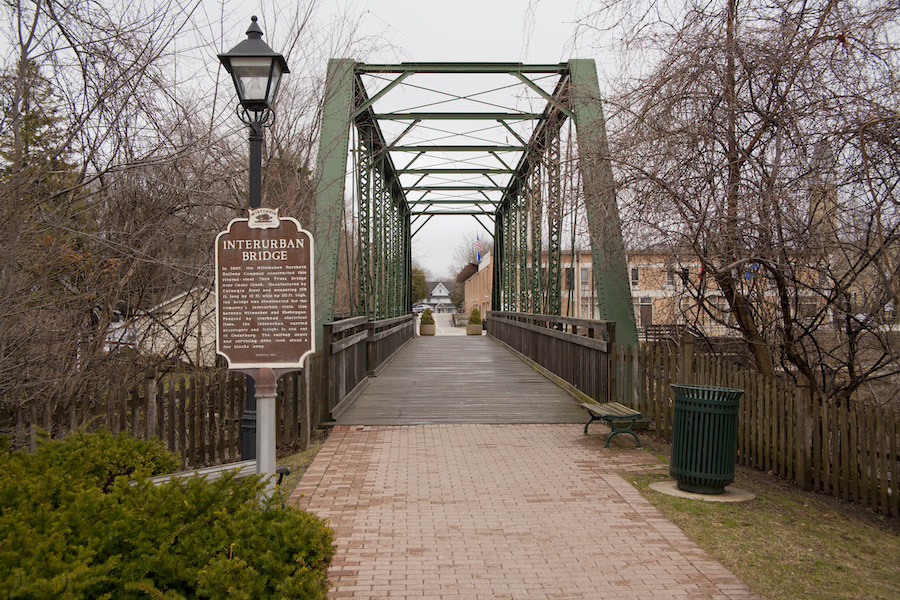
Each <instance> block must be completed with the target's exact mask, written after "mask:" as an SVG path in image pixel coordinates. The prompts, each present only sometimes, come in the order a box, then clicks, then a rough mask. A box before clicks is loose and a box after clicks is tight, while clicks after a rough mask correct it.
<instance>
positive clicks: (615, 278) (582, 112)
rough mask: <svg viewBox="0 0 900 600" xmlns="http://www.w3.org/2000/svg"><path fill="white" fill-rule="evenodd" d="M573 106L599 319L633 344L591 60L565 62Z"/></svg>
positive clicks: (628, 292)
mask: <svg viewBox="0 0 900 600" xmlns="http://www.w3.org/2000/svg"><path fill="white" fill-rule="evenodd" d="M569 76H570V77H571V80H572V90H571V94H572V107H573V110H574V112H575V116H576V135H577V136H578V148H579V149H580V150H581V152H580V154H581V156H580V159H579V168H580V170H581V177H582V182H583V185H584V203H585V207H586V209H587V210H586V212H587V220H588V228H589V229H590V237H591V254H592V259H593V267H594V280H595V285H596V288H597V298H598V304H599V307H600V315H599V316H600V318H601V319H603V320H605V321H613V322H615V323H616V343H619V344H637V341H638V339H637V326H636V324H635V321H634V307H633V305H632V300H631V286H630V284H629V279H628V262H627V259H626V256H625V244H624V242H623V240H622V224H621V221H620V220H619V207H618V205H617V204H616V188H615V182H614V180H613V173H612V164H611V160H610V154H609V144H608V143H607V140H606V121H605V119H604V117H603V105H602V104H601V102H600V94H599V83H598V81H597V66H596V65H595V64H594V61H593V60H589V59H579V60H571V61H569Z"/></svg>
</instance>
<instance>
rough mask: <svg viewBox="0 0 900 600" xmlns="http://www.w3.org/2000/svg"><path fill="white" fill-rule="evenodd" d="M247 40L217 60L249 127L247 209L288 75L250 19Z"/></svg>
mask: <svg viewBox="0 0 900 600" xmlns="http://www.w3.org/2000/svg"><path fill="white" fill-rule="evenodd" d="M250 20H251V23H250V27H249V29H247V39H246V40H244V41H243V42H241V43H240V44H238V45H237V46H235V47H234V48H232V49H231V50H229V51H228V52H225V53H223V54H220V55H219V60H220V61H221V62H222V65H223V66H224V67H225V70H226V71H228V72H229V73H230V74H231V78H232V79H233V80H234V87H235V89H236V90H237V95H238V99H239V100H240V105H239V106H238V109H237V112H238V116H239V117H240V119H241V121H242V122H243V123H244V124H245V125H247V127H249V128H250V136H249V137H250V208H259V207H260V205H261V202H262V145H263V128H264V127H269V126H270V125H272V123H274V122H275V113H274V112H273V111H272V104H273V103H274V102H275V96H276V94H278V87H279V84H280V83H281V76H282V75H283V74H285V73H290V71H289V70H288V66H287V62H285V60H284V56H282V55H281V54H278V53H277V52H275V51H274V50H272V49H271V48H269V45H268V44H266V43H265V42H264V41H262V36H263V32H262V29H260V28H259V25H257V23H256V17H250ZM241 458H243V459H244V460H249V459H252V458H256V394H255V389H254V384H253V379H252V378H248V380H247V403H246V406H245V407H244V413H243V415H242V416H241Z"/></svg>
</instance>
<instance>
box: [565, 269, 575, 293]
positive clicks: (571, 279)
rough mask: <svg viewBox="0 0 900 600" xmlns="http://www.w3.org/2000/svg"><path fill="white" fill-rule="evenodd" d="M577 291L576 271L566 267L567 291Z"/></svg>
mask: <svg viewBox="0 0 900 600" xmlns="http://www.w3.org/2000/svg"><path fill="white" fill-rule="evenodd" d="M574 289H575V269H574V268H572V267H566V290H569V291H571V290H574Z"/></svg>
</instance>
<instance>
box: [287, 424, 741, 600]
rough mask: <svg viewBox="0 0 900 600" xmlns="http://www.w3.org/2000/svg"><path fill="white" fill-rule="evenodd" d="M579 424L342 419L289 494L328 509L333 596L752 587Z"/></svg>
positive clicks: (709, 593)
mask: <svg viewBox="0 0 900 600" xmlns="http://www.w3.org/2000/svg"><path fill="white" fill-rule="evenodd" d="M601 430H602V428H601V427H599V426H597V433H596V434H594V433H593V432H592V435H590V436H584V435H582V433H581V427H580V426H579V425H420V426H383V427H373V426H342V427H336V428H335V429H334V431H333V432H332V434H331V436H330V437H329V439H328V441H327V442H326V444H325V446H324V448H323V449H322V450H321V451H320V453H319V455H318V456H317V457H316V459H315V461H314V462H313V464H312V466H311V467H310V469H309V470H308V471H307V472H306V474H305V475H304V476H303V479H302V481H301V482H300V485H299V486H298V487H297V489H296V490H295V491H294V493H293V494H292V496H291V501H292V502H294V503H296V504H297V505H299V506H300V507H301V508H304V509H307V510H310V511H312V512H313V513H315V514H317V515H319V516H322V517H326V518H328V519H329V521H330V524H331V526H332V527H333V528H334V531H335V540H336V545H337V555H336V556H335V559H334V562H333V565H332V569H331V571H330V578H331V582H332V591H331V594H330V597H331V598H416V599H420V600H427V599H450V598H455V599H459V598H477V599H481V598H505V599H516V600H518V599H527V600H535V599H541V598H558V599H565V600H568V599H575V598H604V599H605V598H616V599H619V598H640V599H647V598H649V599H652V600H664V599H668V598H742V599H743V598H752V597H753V596H752V595H751V594H750V593H749V591H748V590H747V588H746V586H745V585H744V584H742V583H741V582H740V581H739V580H738V579H737V578H735V577H734V575H732V574H731V573H730V572H729V571H728V570H726V569H725V568H724V567H723V566H722V565H721V564H719V563H718V562H716V561H715V560H713V559H712V558H711V557H710V556H709V555H707V554H706V553H705V552H703V551H702V550H700V549H699V548H698V547H697V546H696V545H695V544H694V543H693V542H691V541H690V540H689V539H688V538H687V537H686V536H685V535H684V534H683V533H682V532H681V530H680V529H678V528H677V527H676V526H675V525H673V524H672V523H671V522H670V521H668V520H667V519H666V518H665V517H663V516H662V515H661V514H660V513H659V512H658V511H657V510H656V509H655V508H654V507H653V506H652V505H651V504H649V503H648V502H647V501H645V500H644V499H643V498H642V497H641V495H640V494H639V493H638V492H637V490H635V488H633V487H632V486H631V485H630V484H629V483H628V482H627V481H625V480H624V479H623V478H622V476H620V475H619V473H625V474H626V476H627V473H628V472H629V471H645V470H646V469H648V468H651V469H652V468H658V462H657V461H656V459H655V458H654V457H653V456H652V455H650V454H648V453H647V452H644V451H641V450H635V449H633V448H632V447H630V446H627V445H626V442H628V441H629V440H626V442H621V443H617V442H614V445H618V447H617V448H611V449H608V450H606V449H604V448H603V441H604V439H605V435H600V431H601Z"/></svg>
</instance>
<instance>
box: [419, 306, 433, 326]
mask: <svg viewBox="0 0 900 600" xmlns="http://www.w3.org/2000/svg"><path fill="white" fill-rule="evenodd" d="M419 324H420V325H434V317H432V316H431V309H430V308H426V309H425V310H424V311H422V319H421V321H419Z"/></svg>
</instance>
